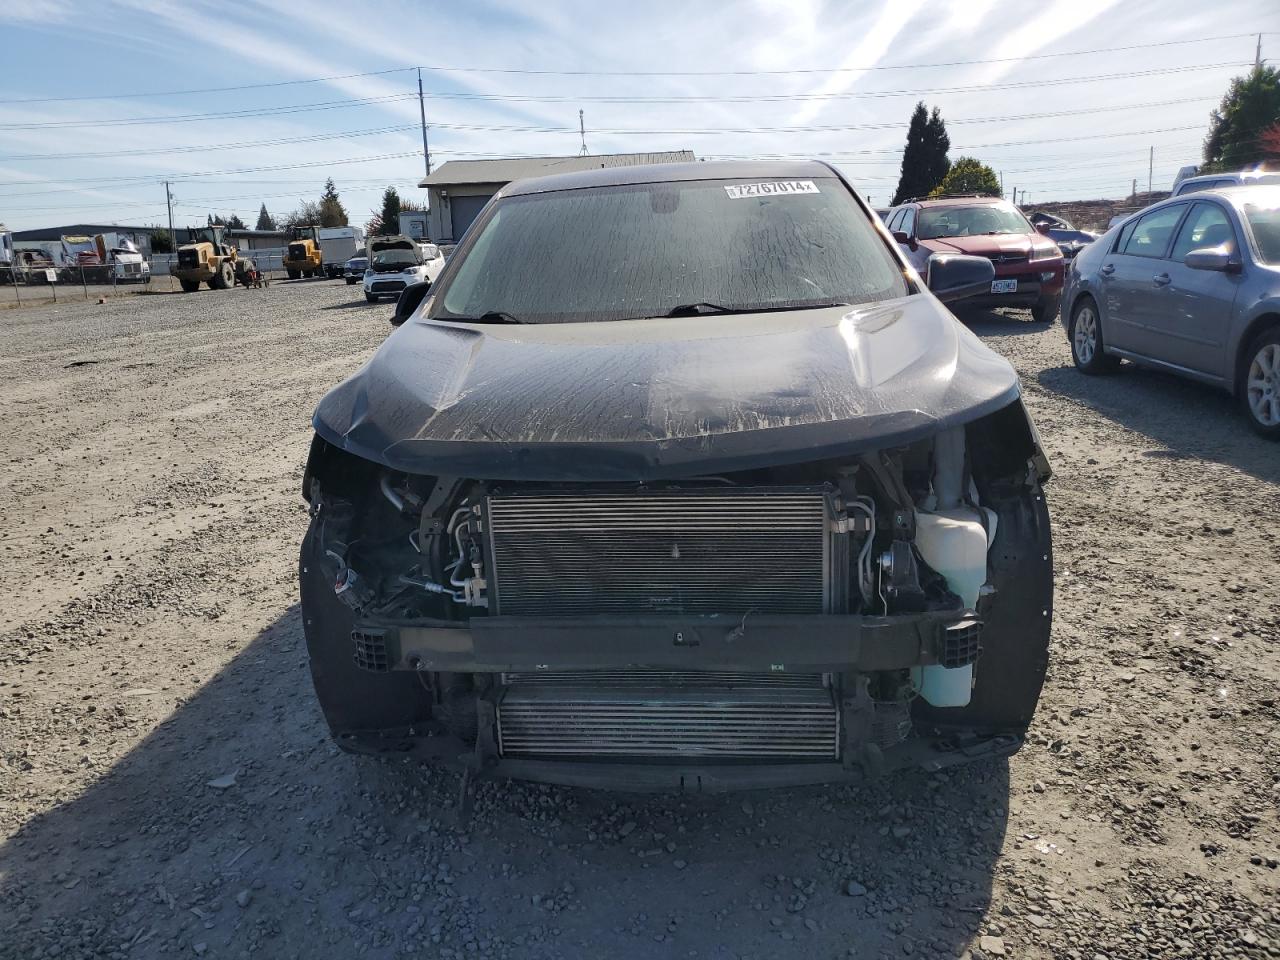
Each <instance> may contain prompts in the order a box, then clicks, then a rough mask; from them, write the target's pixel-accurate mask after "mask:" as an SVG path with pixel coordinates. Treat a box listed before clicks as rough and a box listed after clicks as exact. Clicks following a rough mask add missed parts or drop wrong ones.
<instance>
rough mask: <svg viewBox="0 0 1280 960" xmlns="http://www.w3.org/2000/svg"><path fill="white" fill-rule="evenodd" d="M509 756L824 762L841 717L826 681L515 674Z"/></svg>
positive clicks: (503, 745)
mask: <svg viewBox="0 0 1280 960" xmlns="http://www.w3.org/2000/svg"><path fill="white" fill-rule="evenodd" d="M503 681H504V686H503V689H502V695H501V699H500V700H499V703H498V747H499V750H500V751H501V753H502V754H503V756H508V757H534V758H543V759H561V760H570V759H587V760H591V759H594V760H607V759H614V760H648V761H657V762H661V761H667V762H674V761H685V760H707V761H717V760H719V761H734V760H738V761H745V760H756V761H773V762H785V761H823V760H833V759H836V758H837V757H838V756H839V751H840V736H839V711H838V709H837V707H836V705H835V701H834V699H833V697H832V691H831V689H830V688H829V685H828V684H827V682H826V678H825V677H824V676H822V675H821V674H751V673H725V672H717V673H711V672H708V673H693V672H689V673H682V672H673V671H645V670H634V671H584V672H580V673H579V672H559V673H538V674H507V675H505V676H504V677H503Z"/></svg>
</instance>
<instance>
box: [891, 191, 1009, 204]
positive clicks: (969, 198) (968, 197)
mask: <svg viewBox="0 0 1280 960" xmlns="http://www.w3.org/2000/svg"><path fill="white" fill-rule="evenodd" d="M975 200H977V201H979V202H981V203H991V204H996V203H1005V202H1006V201H1005V199H1004V197H988V196H985V195H983V194H979V193H967V194H948V195H947V196H945V197H912V198H911V199H910V200H904V201H902V203H901V204H899V206H903V205H905V204H908V203H914V204H916V205H918V206H921V207H923V206H930V207H954V206H957V205H958V204H965V205H966V206H973V204H974V201H975Z"/></svg>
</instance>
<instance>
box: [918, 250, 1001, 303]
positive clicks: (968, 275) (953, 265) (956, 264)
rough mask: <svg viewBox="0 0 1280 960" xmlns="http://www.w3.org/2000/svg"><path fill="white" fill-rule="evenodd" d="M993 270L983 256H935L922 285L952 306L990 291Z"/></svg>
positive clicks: (956, 254) (994, 271) (994, 270)
mask: <svg viewBox="0 0 1280 960" xmlns="http://www.w3.org/2000/svg"><path fill="white" fill-rule="evenodd" d="M995 276H996V268H995V267H994V266H992V264H991V261H990V260H988V259H987V258H986V257H967V256H964V255H963V254H959V253H935V254H934V255H933V256H932V257H930V258H929V265H928V270H927V274H926V276H925V283H927V284H928V285H929V289H930V290H931V291H932V292H933V295H934V296H935V297H937V298H938V299H939V300H941V301H942V302H943V303H955V302H956V301H957V300H965V299H967V298H969V297H976V296H978V295H979V294H983V293H990V292H991V281H992V280H994V279H995Z"/></svg>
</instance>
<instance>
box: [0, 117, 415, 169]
mask: <svg viewBox="0 0 1280 960" xmlns="http://www.w3.org/2000/svg"><path fill="white" fill-rule="evenodd" d="M417 126H418V125H417V124H416V123H406V124H397V125H395V126H390V127H375V128H372V129H367V130H343V131H338V132H336V133H315V134H310V135H308V136H299V137H272V138H270V139H268V140H240V141H236V142H232V143H202V144H195V145H191V146H185V147H160V148H154V149H153V148H145V149H136V150H104V151H101V152H92V153H19V154H13V155H11V156H7V157H0V161H7V162H12V161H18V160H88V159H104V158H107V157H148V156H159V155H161V154H167V153H204V152H206V151H210V150H239V149H243V148H246V147H275V146H285V145H286V144H294V143H317V142H320V141H324V140H349V139H355V138H357V137H375V136H382V135H384V134H389V133H403V132H404V131H406V130H415V129H417Z"/></svg>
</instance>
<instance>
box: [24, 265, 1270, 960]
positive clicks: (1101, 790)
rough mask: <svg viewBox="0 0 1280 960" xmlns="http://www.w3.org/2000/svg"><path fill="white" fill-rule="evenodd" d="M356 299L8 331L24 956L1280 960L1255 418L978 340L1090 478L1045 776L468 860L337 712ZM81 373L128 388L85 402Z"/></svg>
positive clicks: (931, 779)
mask: <svg viewBox="0 0 1280 960" xmlns="http://www.w3.org/2000/svg"><path fill="white" fill-rule="evenodd" d="M348 300H349V296H348V291H347V289H346V287H345V285H342V284H321V283H314V284H297V285H286V284H275V285H272V286H271V287H270V288H269V289H267V290H263V291H256V290H255V291H244V290H232V291H224V292H219V293H210V292H205V291H202V292H200V293H199V294H192V295H190V296H184V297H148V298H132V299H128V300H121V301H114V302H111V303H108V304H106V305H102V306H98V305H93V304H89V305H61V304H60V305H59V306H58V307H57V308H52V307H47V308H33V309H31V310H24V311H20V312H18V313H16V314H14V315H13V322H7V323H6V325H4V327H3V328H0V346H2V347H3V349H0V356H5V357H15V356H20V357H22V362H21V363H13V364H8V365H6V367H5V376H4V379H3V380H2V381H0V402H3V403H4V405H5V410H6V443H5V454H6V455H5V457H4V458H3V461H2V462H0V572H3V574H4V581H5V583H6V584H7V585H8V588H9V589H8V591H7V592H8V602H7V603H6V604H5V605H4V608H3V610H2V611H0V796H2V797H3V799H4V802H3V803H0V956H2V957H5V958H8V957H14V958H18V957H21V958H23V960H27V958H37V957H52V956H58V957H67V958H72V957H106V956H118V957H129V958H134V957H166V958H167V957H174V956H189V955H190V956H205V957H237V958H239V957H246V956H262V957H285V956H298V957H320V956H343V957H349V956H363V957H377V958H393V957H404V956H432V957H437V956H438V957H462V956H468V957H470V956H475V957H513V958H515V957H576V956H609V957H621V958H632V957H634V958H651V957H657V956H661V957H677V956H678V957H690V956H697V957H715V958H720V957H742V956H751V957H765V956H805V957H810V956H812V957H824V958H825V957H846V956H847V957H885V956H889V957H898V956H912V957H916V956H923V957H956V956H961V955H964V954H965V953H966V952H967V953H968V955H969V956H970V957H972V958H978V957H980V956H986V957H996V956H1018V957H1070V958H1082V960H1092V958H1094V957H1099V956H1100V957H1104V958H1108V960H1118V958H1136V957H1161V958H1163V957H1196V958H1199V957H1206V956H1214V957H1238V956H1251V957H1266V956H1273V957H1274V956H1277V955H1280V913H1278V908H1277V904H1280V896H1278V893H1280V889H1278V888H1280V883H1278V881H1280V871H1278V870H1277V863H1276V857H1277V849H1278V848H1280V830H1278V829H1277V816H1276V815H1277V800H1278V798H1280V753H1278V752H1277V751H1276V749H1275V737H1276V734H1277V730H1278V729H1280V711H1278V710H1277V694H1276V689H1277V686H1278V684H1280V665H1278V661H1280V592H1278V591H1277V590H1276V588H1275V584H1276V582H1277V579H1278V574H1280V531H1278V530H1277V528H1276V525H1275V506H1276V504H1277V503H1278V502H1280V452H1278V450H1277V448H1276V447H1275V446H1274V445H1267V444H1264V443H1263V442H1262V441H1260V440H1258V439H1257V438H1255V437H1254V436H1252V435H1251V434H1250V433H1249V431H1248V430H1247V428H1246V427H1245V425H1244V423H1243V421H1242V420H1241V418H1240V416H1239V414H1238V413H1237V411H1236V409H1235V407H1234V405H1233V404H1232V403H1231V401H1230V400H1229V399H1228V398H1225V397H1222V396H1219V395H1218V394H1215V393H1213V392H1212V391H1209V390H1207V389H1203V388H1200V387H1198V386H1195V385H1192V384H1188V383H1185V382H1182V381H1178V380H1174V379H1172V378H1168V377H1164V376H1161V375H1157V374H1152V373H1145V372H1142V371H1129V372H1127V373H1124V374H1122V375H1120V376H1117V377H1113V378H1105V379H1097V378H1094V379H1086V378H1083V377H1081V376H1078V375H1077V373H1076V371H1074V370H1073V369H1072V368H1071V367H1070V360H1069V354H1068V351H1067V346H1066V343H1065V339H1064V337H1063V335H1062V333H1061V331H1060V330H1058V329H1056V328H1050V327H1045V326H1041V325H1033V324H1031V323H1030V322H1028V321H1027V320H1025V319H1024V315H1022V314H1012V313H1011V314H1009V315H1007V316H1003V317H1001V316H996V315H990V314H986V315H980V316H978V317H976V318H972V319H971V320H970V323H971V325H972V326H973V328H974V329H975V330H977V331H978V332H979V333H980V334H981V335H982V336H983V337H984V338H985V339H986V340H987V341H988V342H989V343H991V344H992V345H993V346H994V347H995V348H996V349H998V350H1000V351H1002V352H1003V353H1004V354H1005V355H1006V356H1008V357H1009V358H1010V359H1011V361H1012V362H1013V363H1014V364H1015V366H1016V367H1017V368H1018V370H1019V372H1020V374H1021V376H1022V379H1023V383H1024V387H1025V389H1026V392H1027V398H1028V403H1029V405H1030V407H1031V410H1032V413H1033V415H1034V416H1035V418H1036V421H1037V424H1038V426H1039V428H1040V433H1041V436H1042V438H1043V440H1044V443H1045V445H1046V447H1047V449H1048V453H1049V456H1050V458H1051V460H1052V462H1053V465H1054V468H1055V470H1056V476H1055V478H1054V479H1053V481H1052V482H1051V484H1050V485H1049V488H1048V496H1049V502H1050V506H1051V509H1052V512H1053V516H1054V523H1055V533H1054V535H1055V544H1054V546H1055V565H1056V574H1057V595H1056V599H1055V611H1054V621H1055V622H1054V644H1053V657H1052V665H1051V673H1050V676H1049V679H1048V683H1047V685H1046V688H1045V694H1044V698H1043V700H1042V701H1041V706H1040V710H1039V713H1038V715H1037V719H1036V722H1035V724H1034V726H1033V728H1032V731H1031V738H1030V742H1029V743H1028V745H1027V746H1026V748H1025V749H1024V750H1023V751H1022V752H1021V753H1019V754H1018V755H1017V756H1015V757H1014V758H1013V759H1012V760H1010V761H1008V762H999V763H984V764H978V765H974V766H971V767H968V768H965V769H962V770H959V771H954V772H950V773H944V774H936V775H926V774H923V773H918V774H907V775H904V776H900V777H895V778H892V779H888V780H885V781H882V782H878V783H875V784H872V785H869V786H865V787H861V788H849V787H838V788H820V789H809V790H788V791H780V792H765V793H751V794H746V795H731V796H711V797H699V796H657V797H631V796H618V795H612V794H605V793H596V792H591V791H584V790H574V789H565V788H554V787H541V786H530V785H527V784H508V783H485V784H482V785H481V788H480V793H479V797H478V799H477V803H476V809H475V816H474V819H473V820H472V823H471V826H470V829H469V830H467V831H465V832H464V831H462V830H459V829H458V828H457V826H456V823H455V819H454V812H455V806H456V797H457V786H458V781H457V778H456V776H454V775H452V774H447V773H444V772H441V771H439V770H436V769H434V768H430V767H422V766H419V765H417V764H413V763H408V762H398V761H394V760H372V759H358V758H353V757H350V756H347V755H345V754H342V753H340V752H338V751H337V750H336V749H335V748H334V747H333V745H332V744H331V743H330V741H329V739H328V736H327V733H326V731H325V729H324V727H323V723H322V721H321V719H320V716H319V712H318V710H317V708H316V705H315V703H314V700H313V697H312V693H311V689H310V681H309V677H308V674H307V670H306V651H305V646H304V644H303V642H302V637H301V627H300V623H299V614H298V609H297V606H296V584H295V562H296V556H297V554H296V550H297V545H298V542H299V540H300V538H301V535H302V532H303V528H304V525H305V521H306V517H305V512H304V510H303V505H302V501H301V499H300V496H299V483H300V480H301V468H302V464H303V460H304V457H305V455H306V449H307V443H308V439H309V434H308V429H309V426H308V425H309V418H310V414H311V411H312V409H313V408H314V406H315V403H316V402H317V400H318V399H319V398H320V396H321V395H322V394H323V392H324V391H325V390H326V389H327V388H328V387H329V386H330V385H332V384H333V383H334V382H336V380H337V379H339V378H340V377H341V376H342V375H344V374H345V373H346V372H350V371H354V370H355V369H356V368H357V367H358V366H359V365H360V364H361V363H362V362H363V361H364V360H365V359H366V358H367V357H368V356H369V354H370V353H371V352H372V351H373V350H374V349H375V348H376V346H377V345H378V343H379V342H380V341H381V339H382V338H383V337H384V336H385V335H386V333H387V332H388V331H389V329H390V328H389V326H388V325H387V318H388V317H389V316H390V314H391V310H392V308H391V305H390V304H384V305H381V306H372V307H369V308H367V309H363V310H362V309H351V310H349V311H343V312H340V313H335V312H332V311H326V310H325V309H323V308H325V307H330V306H333V305H337V304H345V303H346V302H347V301H348ZM335 316H336V317H338V319H336V320H335V319H333V318H334V317H335ZM55 319H56V320H57V322H56V323H52V322H50V321H51V320H55ZM86 354H88V355H97V356H103V357H111V358H113V359H114V360H118V361H120V362H113V363H110V364H101V365H97V366H88V367H79V368H77V369H74V370H69V369H67V365H68V362H69V360H74V359H76V358H83V357H85V356H86Z"/></svg>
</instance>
